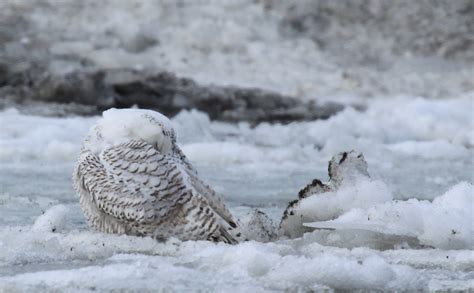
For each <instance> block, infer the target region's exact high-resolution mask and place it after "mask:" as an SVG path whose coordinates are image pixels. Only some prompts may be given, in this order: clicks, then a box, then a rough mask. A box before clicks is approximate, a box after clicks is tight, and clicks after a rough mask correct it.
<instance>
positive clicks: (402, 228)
mask: <svg viewBox="0 0 474 293" xmlns="http://www.w3.org/2000/svg"><path fill="white" fill-rule="evenodd" d="M473 211H474V187H473V185H472V184H470V183H467V182H462V183H459V184H457V185H455V186H454V187H452V188H451V189H450V190H449V191H447V192H446V193H445V194H443V195H442V196H440V197H437V198H435V200H434V201H433V202H428V201H420V200H417V199H410V200H408V201H393V202H387V203H384V204H378V205H374V206H372V207H370V208H365V209H355V210H352V211H349V212H347V213H345V214H343V215H341V216H340V217H338V218H337V219H335V220H330V221H326V222H314V223H306V224H305V226H308V227H313V228H331V229H350V230H358V229H360V230H368V231H374V232H378V233H384V234H394V235H405V236H410V237H413V236H416V237H417V238H418V239H419V240H420V243H421V244H425V245H429V246H434V247H437V248H444V249H473V248H474V237H473V235H474V225H473V223H474V213H473Z"/></svg>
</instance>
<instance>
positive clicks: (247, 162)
mask: <svg viewBox="0 0 474 293" xmlns="http://www.w3.org/2000/svg"><path fill="white" fill-rule="evenodd" d="M391 101H392V100H391V99H390V100H384V101H379V100H374V101H372V102H371V103H370V104H369V105H368V108H367V110H366V111H365V112H359V111H356V110H353V109H346V110H345V111H343V112H341V113H339V114H338V115H336V116H334V117H332V118H330V119H328V120H325V121H314V122H301V123H290V124H288V125H278V124H275V125H270V124H260V125H257V126H256V127H251V126H250V125H248V124H247V123H239V124H226V123H221V122H212V121H210V120H209V118H208V117H207V116H206V115H205V114H203V113H200V112H196V111H184V112H181V113H180V114H179V115H178V116H176V117H175V118H173V119H171V123H172V125H173V127H174V128H175V130H176V131H177V137H178V143H179V144H180V147H181V148H182V149H183V151H184V152H185V153H186V155H187V156H188V158H189V159H190V160H191V161H192V163H193V164H195V166H196V167H197V169H198V171H199V172H200V174H201V176H202V177H203V178H204V179H205V180H206V181H207V182H208V183H209V184H211V185H212V186H213V187H215V188H216V190H217V191H218V192H220V193H222V194H223V196H224V197H225V200H226V202H228V204H229V205H230V208H231V210H232V213H234V214H235V215H236V216H238V217H239V218H244V216H245V215H246V214H247V213H249V212H252V211H253V209H254V208H258V209H260V210H262V211H264V212H265V213H266V214H267V215H269V217H270V219H271V220H272V221H273V222H275V223H278V221H279V219H280V218H281V215H282V212H283V210H284V208H285V207H286V205H287V203H288V201H290V200H293V199H295V198H296V197H297V192H298V190H299V189H300V188H302V187H304V186H305V185H306V184H307V183H308V182H310V181H311V180H312V179H313V178H320V179H323V180H325V179H327V177H326V176H327V162H328V160H329V159H330V158H331V156H332V155H334V154H335V153H337V152H338V151H340V150H350V149H356V150H358V151H362V152H363V153H364V156H365V158H366V160H367V161H368V165H369V173H370V174H371V179H370V180H369V179H366V180H358V181H356V182H355V183H354V185H353V186H352V187H341V189H339V191H338V192H334V193H331V196H329V195H325V196H322V197H319V198H318V197H314V198H308V203H307V205H306V204H305V205H306V206H305V208H306V209H308V210H310V211H314V212H315V215H316V216H317V217H318V218H317V219H318V220H319V221H326V222H325V223H327V224H326V225H336V224H337V229H336V230H327V229H322V230H320V229H318V230H315V231H313V232H310V233H306V234H304V235H303V237H301V238H297V239H293V240H289V239H288V240H284V239H280V240H277V241H271V242H268V243H259V242H254V241H251V242H247V243H242V244H239V245H237V246H226V245H223V244H217V245H216V244H212V243H207V242H178V241H175V240H172V241H169V242H167V243H158V242H156V241H153V240H152V239H148V238H136V237H128V236H116V235H105V234H100V233H95V232H91V231H89V229H88V228H87V226H86V224H85V221H84V218H83V216H82V214H81V211H80V208H79V205H78V203H77V197H76V195H75V194H74V192H73V190H72V185H71V179H70V177H71V175H70V174H71V170H72V167H73V163H74V160H76V157H77V155H78V153H79V148H80V142H81V141H82V139H83V137H84V136H85V135H86V134H87V132H88V129H89V128H90V127H91V126H92V125H93V124H94V123H96V122H97V120H98V119H99V117H91V118H82V117H68V118H51V117H49V118H48V117H39V116H28V115H23V114H20V113H19V112H18V111H16V110H15V109H9V110H5V111H2V112H0V125H1V129H2V131H1V132H0V162H1V163H0V185H1V186H2V189H1V192H0V291H12V290H24V291H26V290H30V291H31V290H34V291H46V290H72V291H74V290H78V291H92V290H159V289H163V290H169V289H172V288H173V289H175V290H181V289H182V290H187V289H189V288H194V289H196V290H199V289H200V290H204V291H209V290H213V289H215V288H218V290H221V289H222V290H229V291H242V290H247V291H256V292H259V291H260V292H262V291H272V290H298V289H300V290H311V289H313V290H319V289H329V290H332V289H350V290H352V289H380V290H447V289H452V290H472V289H474V284H473V279H474V276H473V275H472V271H473V270H474V256H473V253H472V249H473V248H472V245H473V242H472V239H473V238H472V235H473V230H472V222H473V219H472V215H473V212H472V211H473V207H472V205H473V199H472V196H473V187H472V181H473V178H472V174H473V145H474V144H473V127H472V123H473V122H472V111H471V110H472V96H461V97H456V98H453V99H447V100H426V99H423V98H414V97H398V98H394V100H393V101H394V102H393V103H392V102H391ZM394 109H395V110H394ZM333 218H336V219H335V220H334V221H331V222H327V220H331V219H333ZM368 218H370V221H368V220H367V219H368ZM320 224H321V223H320ZM327 227H329V226H327ZM53 230H54V232H53ZM453 230H454V231H455V233H453ZM263 236H265V235H263ZM263 236H262V240H264V239H263V238H264V237H263ZM265 237H266V236H265ZM433 247H434V248H433Z"/></svg>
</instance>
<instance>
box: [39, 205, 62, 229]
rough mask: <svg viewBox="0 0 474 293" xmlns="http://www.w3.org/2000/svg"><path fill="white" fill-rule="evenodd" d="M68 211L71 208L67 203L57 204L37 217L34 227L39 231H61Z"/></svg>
mask: <svg viewBox="0 0 474 293" xmlns="http://www.w3.org/2000/svg"><path fill="white" fill-rule="evenodd" d="M68 212H69V208H68V207H66V206H65V205H62V204H59V205H55V206H53V207H51V208H50V209H48V210H47V211H46V212H45V213H44V214H43V215H41V216H39V217H38V218H37V219H36V221H35V223H34V224H33V227H32V229H33V230H34V231H38V232H60V231H61V230H63V228H64V219H65V218H66V216H67V214H68Z"/></svg>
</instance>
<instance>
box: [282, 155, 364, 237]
mask: <svg viewBox="0 0 474 293" xmlns="http://www.w3.org/2000/svg"><path fill="white" fill-rule="evenodd" d="M328 173H329V182H328V183H323V182H321V180H319V179H314V180H313V181H312V182H311V183H310V184H308V185H307V186H306V187H305V188H303V189H301V190H300V192H299V193H298V199H295V200H293V201H291V202H290V203H289V204H288V207H287V208H286V210H285V211H284V213H283V217H282V219H281V222H280V227H279V234H280V235H282V236H287V237H290V238H294V237H299V236H301V235H303V233H305V232H309V231H312V230H314V229H312V228H307V227H305V226H303V223H304V222H312V221H313V220H314V219H311V216H310V215H307V214H306V213H305V212H306V211H305V210H304V209H301V207H300V206H301V202H302V201H303V200H304V199H305V198H308V197H309V196H313V195H318V194H321V193H325V192H330V191H336V190H337V189H338V188H339V187H340V186H341V185H342V183H343V182H344V184H351V183H352V182H354V181H356V180H357V179H358V178H361V177H369V173H368V171H367V162H366V161H365V159H364V156H363V155H362V154H360V153H356V152H355V151H350V152H342V153H339V154H337V155H335V156H333V157H332V158H331V160H330V161H329V165H328ZM309 214H312V211H310V213H309Z"/></svg>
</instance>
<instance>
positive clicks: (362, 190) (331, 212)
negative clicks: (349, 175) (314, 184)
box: [299, 178, 393, 221]
mask: <svg viewBox="0 0 474 293" xmlns="http://www.w3.org/2000/svg"><path fill="white" fill-rule="evenodd" d="M392 198H393V197H392V193H391V191H390V189H389V188H388V187H387V185H386V184H385V183H383V182H382V181H378V180H376V181H372V180H370V179H368V178H367V179H366V178H364V179H360V180H358V181H357V182H356V183H355V184H354V185H345V186H343V187H342V188H341V189H339V190H337V191H333V192H327V193H322V194H316V195H314V196H310V197H307V198H305V199H303V200H301V202H300V206H299V209H300V212H301V213H302V214H304V215H305V217H308V218H312V219H314V220H315V221H325V220H330V219H334V218H337V217H339V216H341V215H343V214H345V213H346V212H348V211H350V210H352V209H355V208H369V207H372V206H373V205H375V204H378V203H384V202H388V201H390V200H392Z"/></svg>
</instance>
